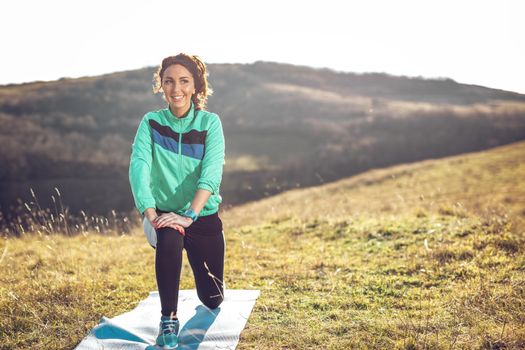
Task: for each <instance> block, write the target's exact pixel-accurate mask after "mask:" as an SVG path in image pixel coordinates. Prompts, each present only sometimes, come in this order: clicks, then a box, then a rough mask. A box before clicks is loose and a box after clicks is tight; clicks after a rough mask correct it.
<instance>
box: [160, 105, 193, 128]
mask: <svg viewBox="0 0 525 350" xmlns="http://www.w3.org/2000/svg"><path fill="white" fill-rule="evenodd" d="M166 113H167V114H168V118H169V119H170V120H171V121H173V122H174V123H180V124H182V125H183V126H186V125H188V124H190V123H191V121H192V120H193V118H194V117H195V106H194V105H193V101H191V105H190V110H189V111H188V114H187V115H186V116H185V117H183V118H177V117H176V116H175V115H174V114H173V113H171V110H170V105H169V104H168V105H167V106H166ZM180 124H179V125H180Z"/></svg>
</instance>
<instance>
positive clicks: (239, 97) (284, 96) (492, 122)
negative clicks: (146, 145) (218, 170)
mask: <svg viewBox="0 0 525 350" xmlns="http://www.w3.org/2000/svg"><path fill="white" fill-rule="evenodd" d="M209 68H210V81H211V84H212V86H213V87H214V90H215V93H214V95H212V96H211V97H210V101H209V109H210V110H211V111H214V112H217V113H218V114H219V115H220V116H221V118H222V120H223V126H224V132H225V136H226V157H227V159H226V165H225V172H226V173H227V174H228V176H226V177H225V179H224V181H223V184H222V186H221V191H222V194H223V196H224V198H225V200H226V202H225V207H226V206H229V205H237V204H240V203H245V202H248V201H252V200H255V199H260V198H264V197H268V196H271V195H274V194H277V193H280V192H283V191H286V190H289V189H293V188H296V187H297V186H299V187H307V186H316V185H319V184H322V183H324V182H331V181H335V180H338V179H341V178H346V177H349V176H351V175H355V174H358V173H362V172H364V171H367V170H369V169H373V168H383V167H386V166H390V165H394V164H399V163H406V162H414V161H419V160H423V159H428V158H440V157H444V156H450V155H455V154H460V153H465V152H472V151H479V150H483V149H488V148H491V147H495V146H498V145H503V144H508V143H512V142H516V141H519V140H524V139H525V96H524V95H521V94H517V93H513V92H508V91H502V90H496V89H490V88H487V87H481V86H474V85H466V84H460V83H458V82H455V81H453V80H450V79H422V78H409V77H396V76H390V75H387V74H379V73H369V74H354V73H342V72H335V71H332V70H328V69H313V68H309V67H301V66H293V65H288V64H278V63H271V62H256V63H254V64H212V65H210V66H209ZM153 71H154V68H153V67H149V68H144V69H139V70H134V71H127V72H119V73H113V74H107V75H102V76H97V77H85V78H79V79H67V78H64V79H61V80H59V81H54V82H45V83H44V82H39V83H28V84H20V85H8V86H0V144H1V145H2V147H0V162H1V163H2V164H3V166H2V167H0V210H2V211H4V214H7V213H9V212H12V211H13V210H11V206H12V205H14V204H16V199H17V198H22V199H23V200H26V201H27V200H31V198H30V193H29V188H30V187H32V188H33V189H35V191H36V192H37V193H38V194H39V196H40V197H41V198H42V201H46V202H45V203H44V202H43V203H42V204H43V205H46V206H49V207H52V206H53V203H51V201H50V200H49V198H51V195H52V193H53V189H54V188H55V187H58V188H59V189H60V190H61V192H62V195H63V198H64V201H65V202H66V203H68V205H69V206H70V209H71V211H72V212H77V213H78V212H79V211H80V210H84V211H87V212H89V213H95V214H103V215H107V213H108V212H110V211H111V210H113V209H114V210H116V211H119V212H128V211H131V210H132V206H133V203H132V198H131V193H130V189H129V184H128V179H127V166H128V162H129V153H130V146H131V142H132V139H133V136H134V133H135V131H136V128H137V126H138V123H139V120H140V118H141V117H142V116H143V115H144V113H145V112H147V111H150V110H156V109H160V108H163V107H164V106H165V104H164V102H163V101H162V99H161V97H160V96H154V95H153V94H152V92H151V78H152V74H153ZM6 216H7V215H6ZM10 219H11V221H12V220H14V217H11V218H10Z"/></svg>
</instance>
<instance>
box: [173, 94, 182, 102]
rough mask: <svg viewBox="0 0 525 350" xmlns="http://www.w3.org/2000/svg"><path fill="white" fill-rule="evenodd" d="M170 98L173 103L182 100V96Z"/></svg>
mask: <svg viewBox="0 0 525 350" xmlns="http://www.w3.org/2000/svg"><path fill="white" fill-rule="evenodd" d="M171 98H172V99H173V100H174V101H175V102H178V101H182V99H183V98H184V95H181V96H171Z"/></svg>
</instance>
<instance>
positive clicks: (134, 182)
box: [129, 116, 155, 214]
mask: <svg viewBox="0 0 525 350" xmlns="http://www.w3.org/2000/svg"><path fill="white" fill-rule="evenodd" d="M152 147H153V145H152V141H151V131H150V126H149V123H148V118H146V116H144V118H142V121H141V122H140V125H139V128H138V130H137V134H136V135H135V140H134V141H133V145H132V146H131V159H130V162H129V182H130V185H131V191H132V192H133V199H134V200H135V206H136V207H137V209H138V210H139V212H140V213H141V214H143V213H144V211H145V210H146V209H147V208H155V199H154V198H153V194H152V192H151V186H150V183H151V182H150V180H151V162H152V159H153V156H152Z"/></svg>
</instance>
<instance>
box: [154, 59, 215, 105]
mask: <svg viewBox="0 0 525 350" xmlns="http://www.w3.org/2000/svg"><path fill="white" fill-rule="evenodd" d="M173 64H180V65H182V66H184V67H185V68H186V69H187V70H189V71H190V73H191V75H192V76H193V81H194V82H195V93H194V94H193V95H192V96H191V100H192V101H193V104H194V105H195V109H205V108H206V102H207V100H208V96H210V95H211V94H212V93H213V90H212V89H211V86H210V85H209V84H208V71H207V69H206V65H205V64H204V62H203V61H202V60H201V59H200V58H199V56H196V55H187V54H185V53H179V54H178V55H177V56H168V57H166V58H164V59H163V60H162V63H161V65H160V66H159V68H158V69H157V71H156V72H155V73H154V74H153V92H154V93H159V92H161V91H162V76H163V75H164V71H165V70H166V69H167V68H168V67H169V66H171V65H173Z"/></svg>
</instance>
